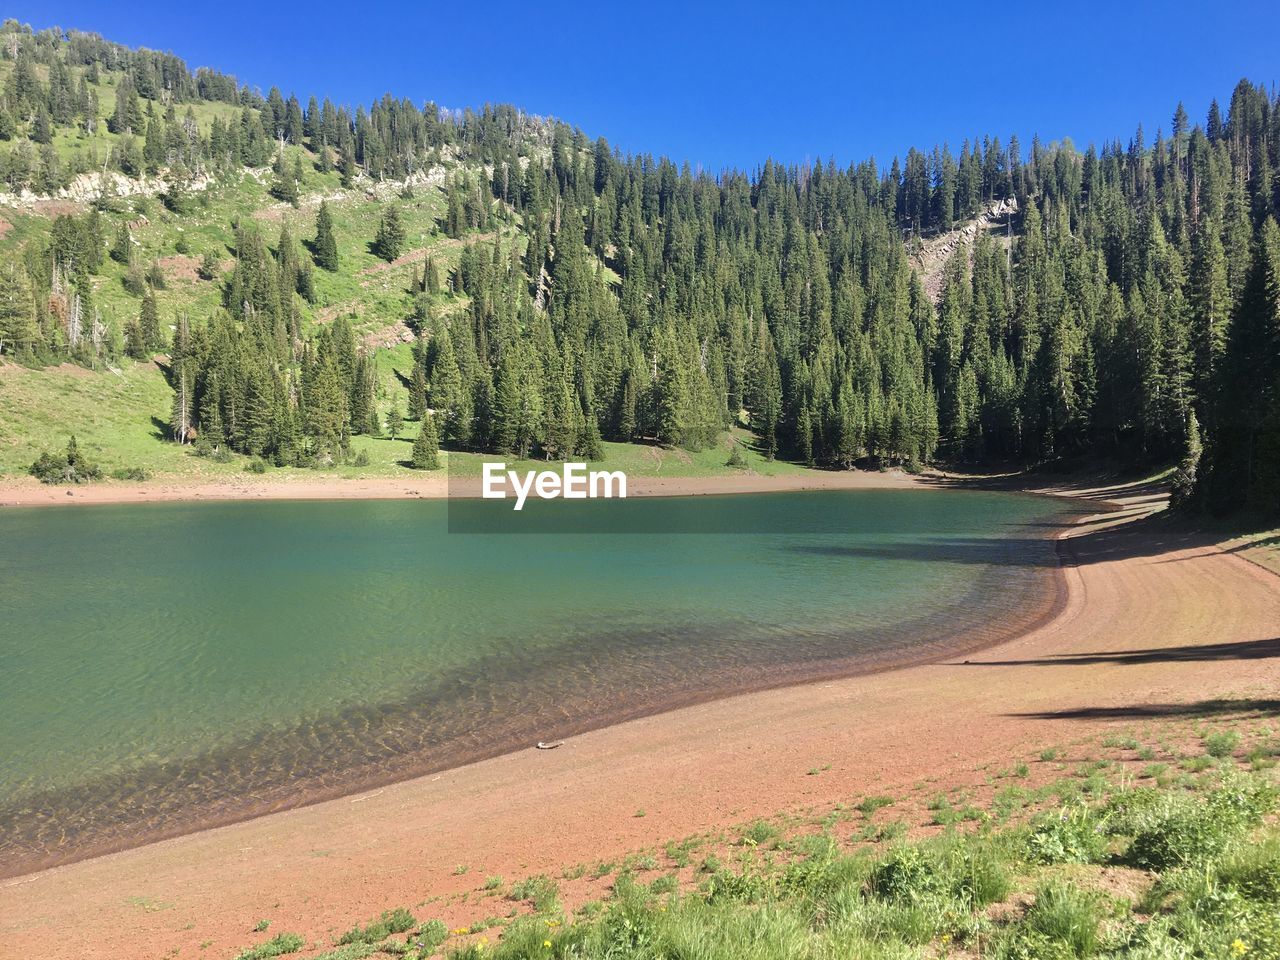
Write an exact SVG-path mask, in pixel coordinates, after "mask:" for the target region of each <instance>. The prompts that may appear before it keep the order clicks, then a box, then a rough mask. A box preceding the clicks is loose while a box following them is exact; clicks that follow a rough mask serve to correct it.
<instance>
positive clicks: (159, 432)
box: [151, 416, 173, 440]
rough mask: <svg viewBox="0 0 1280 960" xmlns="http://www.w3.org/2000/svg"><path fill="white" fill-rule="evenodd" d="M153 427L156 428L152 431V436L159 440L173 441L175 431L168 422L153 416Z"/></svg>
mask: <svg viewBox="0 0 1280 960" xmlns="http://www.w3.org/2000/svg"><path fill="white" fill-rule="evenodd" d="M151 426H152V427H154V428H155V429H154V430H152V431H151V436H153V437H155V438H156V439H157V440H172V439H173V430H172V428H171V427H170V426H169V424H168V422H167V421H165V420H161V419H160V418H159V417H156V416H153V417H152V418H151Z"/></svg>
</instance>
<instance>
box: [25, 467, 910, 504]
mask: <svg viewBox="0 0 1280 960" xmlns="http://www.w3.org/2000/svg"><path fill="white" fill-rule="evenodd" d="M627 480H628V491H627V492H628V494H629V495H630V496H632V497H690V496H704V495H712V494H714V495H725V494H734V493H790V492H796V491H801V490H884V489H905V488H909V487H910V488H927V487H928V484H924V483H921V482H920V480H919V479H918V478H917V477H914V476H912V475H910V474H907V473H904V472H902V471H900V470H887V471H875V472H872V471H865V470H850V471H822V470H806V471H805V472H802V473H787V474H780V475H778V476H765V475H763V474H756V473H734V474H721V475H718V476H709V477H660V476H629V477H628V478H627ZM454 487H455V489H454V490H453V491H452V495H453V496H458V494H459V489H461V491H462V492H463V494H464V495H467V496H473V497H474V496H479V490H480V479H479V477H475V478H465V479H462V480H455V481H454ZM450 495H451V491H450V483H449V478H448V476H447V475H446V474H444V473H434V474H420V475H417V476H405V477H363V478H356V477H353V478H343V477H332V476H325V475H323V474H318V475H314V476H307V475H305V474H294V475H290V476H288V477H286V478H277V477H272V478H270V479H260V478H256V477H253V476H251V475H242V476H228V477H226V478H223V479H219V480H179V479H168V480H164V479H162V480H153V481H146V482H141V483H135V482H128V481H117V480H103V481H98V482H95V483H86V484H81V485H78V486H61V485H59V486H50V485H48V484H43V483H40V482H39V481H37V480H35V479H32V478H13V477H9V478H0V507H52V506H63V507H67V506H85V505H93V504H125V503H170V502H174V501H193V502H200V501H220V500H442V499H446V498H447V497H449V496H450Z"/></svg>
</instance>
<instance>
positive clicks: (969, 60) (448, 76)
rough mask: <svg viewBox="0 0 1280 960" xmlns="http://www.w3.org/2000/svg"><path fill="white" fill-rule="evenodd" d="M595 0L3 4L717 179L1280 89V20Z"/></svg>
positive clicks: (1225, 9) (1203, 14) (1154, 114)
mask: <svg viewBox="0 0 1280 960" xmlns="http://www.w3.org/2000/svg"><path fill="white" fill-rule="evenodd" d="M1027 7H1028V5H1027V4H1024V3H987V4H973V3H965V2H963V0H951V2H949V3H945V4H943V3H939V4H930V3H923V2H916V3H883V2H882V3H877V4H850V5H836V4H831V5H824V4H820V3H815V2H809V3H796V2H792V3H780V2H776V0H775V2H774V3H771V4H767V5H765V4H754V3H738V4H729V3H725V4H719V5H695V4H679V3H667V2H661V0H658V2H648V3H618V2H616V0H615V2H611V0H598V2H596V3H592V4H569V3H560V2H555V0H549V2H548V0H525V2H524V3H519V4H515V3H507V2H503V0H478V2H457V0H454V2H451V3H434V2H419V3H412V4H409V3H404V4H392V3H383V4H372V3H369V4H351V3H349V2H344V3H331V2H329V0H313V2H310V3H305V4H296V3H289V2H284V0H267V2H256V3H245V2H242V0H217V2H212V3H208V2H206V3H174V2H172V0H169V2H165V3H154V2H150V0H138V2H131V3H128V4H124V3H121V4H111V5H107V4H103V3H89V2H62V0H39V2H11V3H9V4H7V6H6V10H5V16H12V17H15V18H17V19H19V20H21V21H23V22H28V23H31V24H32V26H34V27H36V28H42V27H47V26H53V25H58V26H62V27H75V28H78V29H84V30H95V31H97V32H99V33H102V34H103V35H104V36H106V37H108V38H110V39H113V40H117V41H120V42H122V43H127V44H129V45H144V46H148V47H152V48H154V49H161V50H172V51H173V52H174V53H177V54H178V55H179V56H182V57H183V58H184V59H186V61H187V62H188V64H189V65H191V66H193V67H194V66H200V65H209V66H215V67H218V68H220V69H222V70H225V71H227V72H229V73H234V74H235V75H236V76H237V77H238V78H239V79H240V80H241V81H244V82H248V83H250V84H253V85H256V86H259V87H261V88H262V90H263V91H264V92H265V91H266V90H267V89H268V88H269V87H270V86H271V85H272V84H276V85H278V86H280V88H281V89H282V90H284V92H285V94H286V95H288V93H289V92H290V91H295V92H297V93H298V95H299V97H300V98H302V99H303V103H304V105H305V102H306V96H307V95H308V94H310V93H313V92H314V93H317V94H320V95H325V94H327V95H329V96H330V97H332V98H333V99H334V100H335V101H338V102H346V103H350V104H355V103H360V102H364V103H367V102H369V101H370V100H371V99H373V98H375V97H379V96H381V95H382V94H383V93H384V92H388V91H390V92H391V93H392V94H394V95H395V96H398V97H399V96H407V97H409V98H411V99H413V100H415V101H423V100H428V99H432V100H435V101H437V102H438V103H441V104H443V105H446V106H467V105H480V104H483V103H485V102H486V101H488V102H495V103H498V102H508V103H514V104H516V105H518V106H520V107H522V108H524V109H526V110H529V111H531V112H534V113H540V114H550V115H554V116H557V117H560V118H561V119H563V120H566V121H568V122H570V123H573V124H575V125H577V126H580V127H582V128H583V129H584V130H585V131H586V132H587V133H588V134H589V135H591V136H592V137H595V136H601V135H603V136H605V137H607V138H608V139H609V140H610V142H612V143H615V144H617V145H619V146H620V147H621V148H622V149H623V150H624V151H635V152H650V153H654V154H666V155H668V156H671V157H673V158H675V159H676V160H677V161H682V160H688V161H689V162H690V163H691V164H693V165H694V166H701V167H703V168H705V169H709V170H711V171H713V172H715V171H719V170H721V169H723V168H724V167H726V166H737V167H743V168H747V169H751V168H753V167H755V166H757V165H758V164H759V163H761V162H762V161H763V160H764V159H765V158H766V157H773V158H775V159H779V160H782V161H784V162H795V161H801V160H804V159H824V160H825V159H826V158H828V157H835V159H836V160H837V162H839V163H841V164H845V163H849V162H852V161H857V160H861V159H864V158H866V157H868V156H875V157H876V158H877V159H879V160H881V161H882V162H887V161H888V159H890V158H891V157H892V156H893V155H894V154H900V153H903V152H905V150H906V148H907V147H908V146H910V145H916V146H919V147H922V148H928V147H931V146H932V145H933V144H934V143H935V142H938V143H941V142H950V143H951V145H952V146H953V147H954V148H955V149H957V150H958V149H959V146H960V143H961V141H963V140H964V138H965V137H966V136H974V135H978V136H981V135H982V134H986V133H991V134H995V135H999V136H1000V137H1001V138H1002V139H1005V138H1007V136H1008V134H1010V133H1017V134H1018V135H1019V137H1020V138H1021V139H1022V142H1023V144H1024V146H1025V145H1027V144H1029V143H1030V141H1031V137H1032V135H1033V134H1037V133H1038V134H1039V135H1040V137H1041V139H1042V140H1044V141H1046V142H1048V141H1052V140H1057V139H1061V138H1063V137H1070V138H1071V139H1072V140H1074V141H1075V142H1076V143H1077V144H1078V145H1080V146H1084V145H1086V144H1088V143H1089V142H1101V141H1102V140H1109V139H1111V138H1114V137H1119V138H1122V139H1124V140H1126V141H1127V140H1128V138H1129V137H1130V136H1131V135H1132V133H1133V131H1134V129H1135V127H1136V125H1137V123H1138V122H1139V121H1141V122H1142V123H1143V124H1144V127H1145V128H1146V131H1147V134H1148V138H1151V137H1154V135H1155V131H1156V128H1157V127H1164V128H1165V129H1166V131H1167V129H1168V127H1169V122H1170V117H1171V116H1172V114H1173V110H1174V107H1175V106H1176V105H1177V102H1178V101H1179V100H1182V101H1184V102H1185V104H1186V107H1187V110H1188V112H1189V113H1190V115H1191V117H1192V120H1193V121H1195V122H1202V121H1203V119H1204V116H1205V112H1206V110H1207V109H1208V105H1209V101H1210V99H1211V98H1212V97H1214V96H1217V97H1218V98H1219V101H1220V102H1221V103H1222V104H1223V107H1224V109H1225V106H1226V100H1227V98H1228V97H1229V96H1230V92H1231V89H1232V87H1233V86H1234V85H1235V82H1236V81H1237V80H1238V79H1239V78H1240V77H1241V76H1248V77H1249V78H1250V79H1252V80H1254V81H1255V82H1261V83H1265V84H1266V85H1267V86H1268V87H1270V86H1271V85H1272V84H1273V83H1274V82H1276V81H1277V80H1280V3H1277V2H1270V3H1267V2H1249V3H1241V2H1233V0H1226V2H1215V3H1211V4H1204V3H1190V2H1182V0H1168V2H1164V3H1158V4H1156V3H1150V4H1148V3H1129V2H1126V0H1113V2H1110V3H1106V4H1094V3H1069V2H1064V0H1059V2H1056V3H1053V4H1044V5H1042V8H1040V9H1027Z"/></svg>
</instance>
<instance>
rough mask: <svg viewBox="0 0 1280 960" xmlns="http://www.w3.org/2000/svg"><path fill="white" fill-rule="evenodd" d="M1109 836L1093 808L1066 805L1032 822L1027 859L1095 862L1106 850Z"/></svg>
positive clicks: (1037, 861)
mask: <svg viewBox="0 0 1280 960" xmlns="http://www.w3.org/2000/svg"><path fill="white" fill-rule="evenodd" d="M1106 844H1107V839H1106V836H1105V834H1104V833H1103V831H1102V824H1100V823H1099V822H1098V820H1097V819H1096V817H1095V815H1094V813H1093V811H1092V810H1090V809H1089V808H1088V807H1083V806H1071V807H1063V808H1062V809H1061V810H1059V811H1057V812H1050V813H1044V814H1041V815H1040V816H1038V817H1036V818H1035V819H1034V820H1033V821H1032V822H1031V833H1030V834H1029V835H1028V836H1027V841H1026V845H1027V859H1028V860H1030V861H1031V862H1032V863H1043V864H1055V863H1094V862H1095V861H1097V860H1098V859H1100V858H1101V856H1102V854H1103V851H1104V850H1105V849H1106Z"/></svg>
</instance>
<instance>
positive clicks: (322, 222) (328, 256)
mask: <svg viewBox="0 0 1280 960" xmlns="http://www.w3.org/2000/svg"><path fill="white" fill-rule="evenodd" d="M312 251H313V253H314V258H315V261H316V266H317V267H320V268H321V269H322V270H328V271H329V272H331V273H332V272H335V271H336V270H337V269H338V242H337V240H335V239H334V236H333V218H332V216H330V214H329V205H328V204H327V203H326V202H325V201H323V200H321V201H320V210H319V212H318V213H317V214H316V239H315V242H314V244H313V245H312Z"/></svg>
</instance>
